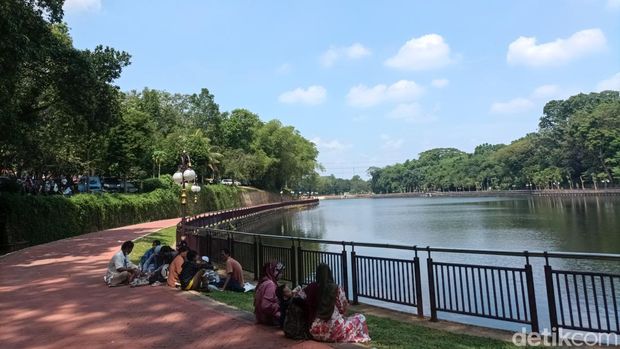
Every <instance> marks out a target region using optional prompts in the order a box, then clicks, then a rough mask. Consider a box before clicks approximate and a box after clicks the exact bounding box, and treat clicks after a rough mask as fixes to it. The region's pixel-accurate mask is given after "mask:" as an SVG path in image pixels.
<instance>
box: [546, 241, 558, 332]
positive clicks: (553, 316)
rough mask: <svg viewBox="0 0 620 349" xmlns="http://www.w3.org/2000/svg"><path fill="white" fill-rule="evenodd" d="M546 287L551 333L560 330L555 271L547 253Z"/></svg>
mask: <svg viewBox="0 0 620 349" xmlns="http://www.w3.org/2000/svg"><path fill="white" fill-rule="evenodd" d="M545 286H546V288H547V304H548V307H549V322H550V324H551V331H552V332H556V331H557V330H558V313H557V309H556V307H555V289H554V287H553V269H552V268H551V266H550V265H549V257H548V256H547V252H546V251H545Z"/></svg>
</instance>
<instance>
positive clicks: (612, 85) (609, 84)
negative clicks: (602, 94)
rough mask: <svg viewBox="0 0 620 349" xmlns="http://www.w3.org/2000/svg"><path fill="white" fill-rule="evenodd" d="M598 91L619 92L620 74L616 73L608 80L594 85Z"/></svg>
mask: <svg viewBox="0 0 620 349" xmlns="http://www.w3.org/2000/svg"><path fill="white" fill-rule="evenodd" d="M596 89H597V90H598V91H605V90H614V91H620V73H616V74H615V75H614V76H612V77H610V78H609V79H606V80H603V81H601V82H599V83H598V84H597V85H596Z"/></svg>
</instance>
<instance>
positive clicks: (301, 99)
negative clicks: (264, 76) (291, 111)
mask: <svg viewBox="0 0 620 349" xmlns="http://www.w3.org/2000/svg"><path fill="white" fill-rule="evenodd" d="M326 97H327V91H326V90H325V88H324V87H323V86H317V85H313V86H310V87H308V88H306V89H303V88H301V87H298V88H296V89H294V90H292V91H286V92H284V93H282V94H281V95H280V97H278V100H279V101H280V102H281V103H287V104H294V103H301V104H308V105H317V104H321V103H323V102H324V101H325V98H326Z"/></svg>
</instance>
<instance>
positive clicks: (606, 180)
mask: <svg viewBox="0 0 620 349" xmlns="http://www.w3.org/2000/svg"><path fill="white" fill-rule="evenodd" d="M601 182H603V183H604V184H605V190H607V183H609V179H607V178H605V179H603V180H601Z"/></svg>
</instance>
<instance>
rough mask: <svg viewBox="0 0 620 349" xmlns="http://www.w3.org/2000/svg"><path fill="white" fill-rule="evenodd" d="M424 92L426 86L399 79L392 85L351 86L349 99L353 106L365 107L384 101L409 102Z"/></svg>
mask: <svg viewBox="0 0 620 349" xmlns="http://www.w3.org/2000/svg"><path fill="white" fill-rule="evenodd" d="M423 93H424V88H423V87H422V86H420V85H418V84H416V83H415V82H414V81H410V80H399V81H397V82H395V83H393V84H392V85H390V86H387V85H385V84H379V85H376V86H373V87H368V86H366V85H363V84H360V85H357V86H353V87H351V89H350V90H349V93H348V94H347V101H348V103H349V105H351V106H354V107H362V108H365V107H372V106H374V105H377V104H380V103H383V102H408V101H411V100H414V99H416V98H418V97H419V96H420V95H422V94H423Z"/></svg>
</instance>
